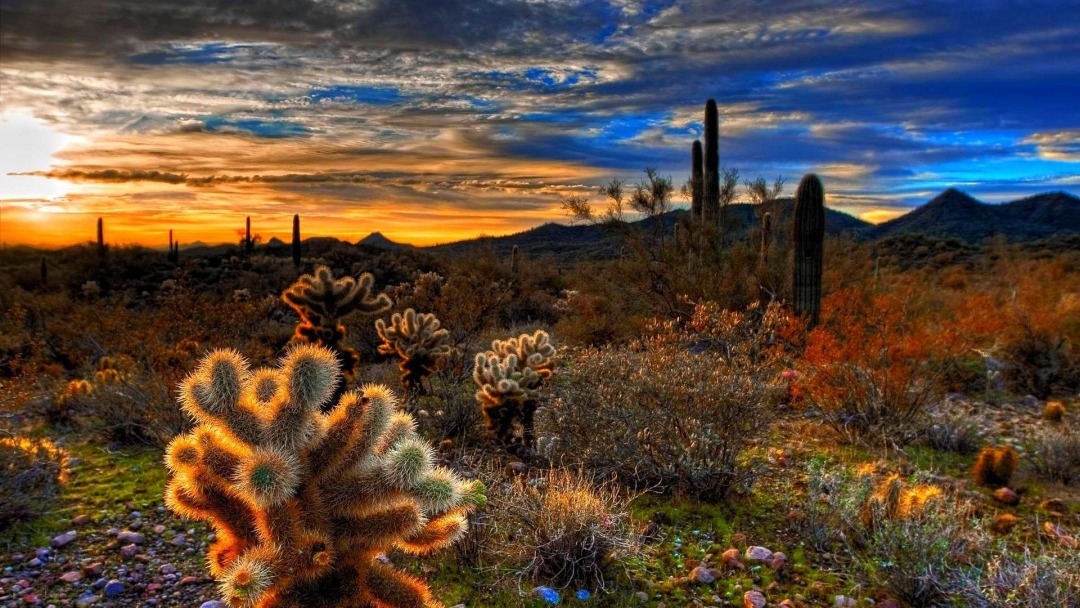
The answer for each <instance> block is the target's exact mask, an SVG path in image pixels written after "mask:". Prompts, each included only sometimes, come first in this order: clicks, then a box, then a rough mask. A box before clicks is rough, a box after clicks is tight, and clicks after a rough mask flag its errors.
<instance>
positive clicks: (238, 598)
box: [166, 345, 485, 608]
mask: <svg viewBox="0 0 1080 608" xmlns="http://www.w3.org/2000/svg"><path fill="white" fill-rule="evenodd" d="M340 373H341V372H340V369H339V364H338V361H337V358H336V357H335V356H334V354H333V353H332V352H331V351H329V350H328V349H326V348H323V347H320V346H314V345H298V346H294V347H293V348H291V349H290V350H289V352H288V353H287V354H286V355H285V357H284V358H283V359H282V360H281V362H280V364H279V366H278V367H277V368H275V369H267V368H264V369H257V370H250V369H249V368H248V364H247V361H245V360H244V358H243V357H242V356H241V355H240V354H239V353H237V352H235V351H230V350H219V351H214V352H212V353H211V354H210V355H208V356H207V357H206V358H204V359H203V360H202V362H201V363H200V364H199V367H198V368H197V369H196V371H195V372H194V373H192V374H191V375H190V376H189V377H188V378H187V379H186V380H185V381H184V382H183V383H182V384H181V388H180V403H181V406H182V408H183V409H184V410H185V411H186V412H187V413H189V414H190V415H191V416H193V417H194V418H195V419H196V420H197V421H198V422H199V426H198V427H196V428H195V430H194V431H193V432H192V433H189V434H185V435H181V436H179V437H177V438H176V439H174V440H173V442H172V443H171V444H170V445H169V448H168V450H167V453H166V464H167V466H168V467H169V470H170V471H171V473H172V477H171V479H170V481H169V483H168V485H167V487H166V503H167V505H168V506H169V508H170V509H172V510H173V511H174V512H176V513H177V514H179V515H182V516H186V517H191V518H195V519H200V520H203V521H207V522H209V523H211V524H212V525H213V526H214V528H215V531H216V535H217V541H216V542H215V543H214V545H213V546H212V547H211V548H210V550H209V554H208V563H209V567H210V572H211V574H212V575H213V576H214V577H215V578H217V579H218V580H219V581H220V587H221V592H222V595H223V596H224V599H225V600H226V601H227V602H228V603H230V604H231V605H233V606H245V607H258V608H270V607H271V606H274V607H278V606H282V607H296V608H299V607H342V608H344V607H346V606H356V605H365V606H374V607H380V608H403V607H409V608H422V607H430V606H436V605H438V604H437V602H435V601H434V600H433V599H432V597H431V593H430V590H429V589H428V587H427V585H426V584H425V583H424V582H423V581H422V580H420V579H418V578H416V577H413V576H411V575H408V574H406V573H404V572H401V571H400V570H398V569H396V568H394V567H392V566H391V565H388V564H386V563H384V562H382V561H380V560H378V559H376V557H377V556H378V555H379V554H380V553H384V552H386V551H389V550H390V549H392V548H398V549H401V550H403V551H406V552H408V553H414V554H426V553H430V552H432V551H435V550H438V549H441V548H444V547H447V546H449V545H451V544H452V543H453V542H454V541H455V540H456V539H458V538H459V537H460V536H461V535H462V534H463V533H464V532H465V529H466V526H467V523H466V516H467V515H468V513H469V512H470V511H471V510H473V509H474V508H475V507H476V506H478V505H482V504H483V503H484V501H485V497H484V488H483V484H480V483H476V482H473V483H466V482H464V481H462V480H461V479H459V478H458V477H457V476H456V475H455V474H453V473H452V472H451V471H449V470H448V469H445V468H441V467H436V466H435V465H434V454H433V451H432V448H431V446H430V445H428V444H427V443H426V442H425V441H423V440H421V439H419V438H418V437H417V435H416V433H415V431H414V425H415V423H414V421H413V419H412V417H411V416H409V415H408V414H405V413H402V412H399V411H397V410H396V407H395V400H394V397H393V395H392V393H390V391H389V390H388V389H386V388H384V387H379V386H368V387H365V389H364V392H363V394H361V393H358V392H352V391H350V392H347V393H345V394H343V395H342V396H341V398H340V399H339V400H338V401H337V402H335V403H333V404H332V405H331V407H330V408H329V412H328V413H326V414H322V413H320V408H321V407H322V406H323V405H325V404H326V402H327V401H329V400H330V399H331V395H332V394H333V392H334V387H335V386H336V385H337V383H338V380H339V378H338V377H339V376H340Z"/></svg>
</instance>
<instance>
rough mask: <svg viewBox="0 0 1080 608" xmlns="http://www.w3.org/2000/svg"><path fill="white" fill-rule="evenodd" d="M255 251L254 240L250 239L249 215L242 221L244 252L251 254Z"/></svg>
mask: <svg viewBox="0 0 1080 608" xmlns="http://www.w3.org/2000/svg"><path fill="white" fill-rule="evenodd" d="M254 251H255V241H253V240H251V216H250V215H249V216H248V217H247V221H246V222H245V223H244V254H245V255H251V254H252V253H253V252H254Z"/></svg>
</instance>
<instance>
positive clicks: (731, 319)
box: [537, 304, 787, 500]
mask: <svg viewBox="0 0 1080 608" xmlns="http://www.w3.org/2000/svg"><path fill="white" fill-rule="evenodd" d="M759 313H760V314H759ZM786 320H787V317H786V315H785V314H784V313H783V312H782V311H781V310H780V309H779V308H778V307H770V308H769V309H768V310H767V311H765V312H764V313H761V311H756V310H754V311H751V312H748V313H737V312H728V311H720V310H718V309H717V308H715V307H714V306H712V305H708V304H702V305H698V306H697V307H696V312H695V316H694V317H692V318H691V320H690V323H688V326H687V327H698V328H702V331H701V333H698V332H697V331H694V330H691V329H687V327H683V328H678V327H676V326H675V325H674V324H664V325H663V326H661V327H659V328H658V331H659V333H658V334H656V335H654V336H653V337H652V338H650V339H648V340H645V341H643V342H641V343H638V344H634V345H630V346H625V347H610V348H605V349H594V348H587V349H582V350H577V351H574V352H573V354H572V355H571V363H570V364H568V365H567V366H566V368H567V370H568V375H569V376H570V377H569V378H568V380H567V382H566V383H565V385H564V386H562V387H561V388H562V391H561V395H560V398H559V399H558V400H557V401H556V403H554V404H553V405H552V406H551V407H550V408H547V409H546V411H545V412H544V413H543V415H542V416H541V421H542V423H541V430H540V436H541V437H542V440H541V441H538V443H537V446H538V450H539V451H540V452H541V453H542V454H545V455H547V456H549V457H551V458H553V459H557V460H562V461H565V462H570V463H580V464H583V465H585V466H586V467H588V468H589V469H591V470H593V471H595V472H596V473H597V474H598V475H600V476H602V477H606V476H609V475H616V476H617V477H618V478H619V479H620V480H621V481H623V482H625V483H630V484H633V485H635V486H636V487H639V488H645V487H648V488H656V489H659V490H663V491H674V492H676V493H680V494H687V495H691V496H695V497H697V498H701V499H705V500H720V499H722V498H724V496H726V495H727V494H728V492H729V491H732V490H736V491H743V490H746V489H748V488H749V486H750V484H751V483H752V482H753V480H754V477H755V475H756V469H755V467H754V466H752V463H750V462H748V460H749V457H748V453H747V452H748V450H749V448H750V447H751V446H752V445H753V444H754V442H755V441H756V440H757V439H758V438H760V437H761V436H762V435H763V434H764V433H765V431H766V429H767V427H768V424H769V422H770V420H771V418H772V415H773V410H772V407H771V405H772V404H773V402H775V401H776V400H777V399H778V397H779V395H778V394H777V393H775V392H774V391H772V390H770V386H769V385H770V382H772V381H773V380H774V379H775V378H776V377H777V376H778V375H779V373H780V370H781V369H782V368H783V365H782V362H783V360H782V353H781V352H780V348H779V347H778V346H776V341H777V336H776V333H777V331H778V329H779V328H780V327H782V326H784V323H785V321H786ZM706 328H707V329H708V330H707V331H706Z"/></svg>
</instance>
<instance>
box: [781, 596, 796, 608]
mask: <svg viewBox="0 0 1080 608" xmlns="http://www.w3.org/2000/svg"><path fill="white" fill-rule="evenodd" d="M780 608H796V606H795V602H793V601H791V600H790V599H788V598H784V599H782V600H780Z"/></svg>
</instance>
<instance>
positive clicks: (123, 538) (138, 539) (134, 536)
mask: <svg viewBox="0 0 1080 608" xmlns="http://www.w3.org/2000/svg"><path fill="white" fill-rule="evenodd" d="M116 540H118V541H120V542H122V543H125V544H129V545H141V544H143V543H144V542H146V537H145V536H143V535H142V534H139V533H138V532H132V531H130V530H124V531H123V532H121V533H119V534H117V535H116Z"/></svg>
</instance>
